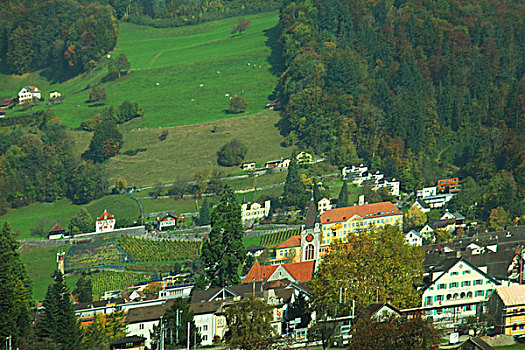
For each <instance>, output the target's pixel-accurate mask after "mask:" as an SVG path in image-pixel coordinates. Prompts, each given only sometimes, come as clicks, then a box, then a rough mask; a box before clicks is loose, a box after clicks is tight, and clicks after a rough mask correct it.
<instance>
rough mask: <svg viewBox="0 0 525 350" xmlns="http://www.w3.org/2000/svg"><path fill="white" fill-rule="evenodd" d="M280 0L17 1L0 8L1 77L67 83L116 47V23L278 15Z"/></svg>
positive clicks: (185, 22) (158, 23)
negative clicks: (39, 76)
mask: <svg viewBox="0 0 525 350" xmlns="http://www.w3.org/2000/svg"><path fill="white" fill-rule="evenodd" d="M280 4H281V1H279V0H268V1H262V0H253V1H244V0H212V1H209V0H181V1H173V0H96V1H95V0H82V1H79V0H41V1H35V0H13V1H2V2H0V72H2V73H15V74H23V73H27V72H32V71H37V70H41V69H43V70H44V73H45V75H46V76H48V77H49V78H51V79H64V78H68V77H71V76H74V75H77V74H79V73H82V72H85V71H89V70H90V69H92V68H94V67H95V66H96V64H97V61H98V60H99V59H100V58H101V57H102V56H103V55H104V54H106V53H107V52H108V51H110V50H112V49H113V48H114V47H115V44H116V42H117V36H118V21H119V20H121V21H130V22H133V23H136V24H143V25H151V26H156V27H172V26H184V25H191V24H198V23H202V22H206V21H211V20H216V19H220V18H225V17H231V16H238V15H244V14H253V13H260V12H263V11H270V10H277V9H278V8H279V6H280Z"/></svg>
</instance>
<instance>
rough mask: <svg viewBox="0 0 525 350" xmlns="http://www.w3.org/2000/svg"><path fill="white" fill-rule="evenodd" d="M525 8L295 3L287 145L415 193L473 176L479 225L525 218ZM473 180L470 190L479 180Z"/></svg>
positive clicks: (285, 94)
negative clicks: (498, 213)
mask: <svg viewBox="0 0 525 350" xmlns="http://www.w3.org/2000/svg"><path fill="white" fill-rule="evenodd" d="M524 15H525V8H524V7H523V5H522V4H520V3H516V2H501V1H493V0H483V1H481V2H479V3H476V4H472V3H468V2H467V3H466V2H452V3H446V4H445V3H443V2H428V1H425V2H423V3H421V2H416V1H413V0H405V1H391V0H381V1H377V2H373V3H362V2H360V1H357V0H326V1H320V0H314V1H285V2H284V3H283V7H282V9H281V14H280V30H281V32H280V38H279V41H280V45H279V46H280V50H279V54H280V56H281V60H282V64H283V67H284V71H283V73H282V75H281V78H280V80H279V82H278V84H277V86H276V89H275V95H276V97H277V98H278V104H279V108H280V110H281V115H282V119H281V122H280V127H281V130H282V131H283V133H284V134H285V135H286V141H285V143H286V144H287V145H295V144H297V145H300V146H301V147H309V148H310V149H312V150H314V151H315V152H316V153H319V154H324V155H326V156H327V158H328V159H329V160H330V161H331V162H332V163H333V164H336V165H338V166H345V165H347V164H349V163H350V162H352V161H355V160H357V159H358V158H360V159H363V160H365V161H367V162H368V163H369V164H370V165H371V166H372V168H379V169H381V170H383V171H384V172H385V173H387V174H389V175H390V176H394V177H396V178H397V179H399V180H400V181H401V186H402V187H403V189H404V190H406V191H413V190H414V189H415V188H416V187H417V186H423V185H429V184H434V183H435V181H436V180H437V179H438V178H441V177H445V176H450V175H455V176H459V177H461V178H467V177H470V178H471V179H472V180H473V181H474V183H475V185H473V184H472V183H470V184H469V186H471V185H472V186H478V187H479V188H480V194H481V199H480V201H478V202H476V201H474V200H471V199H469V200H468V203H467V204H466V207H467V208H468V207H470V206H473V205H474V204H475V203H477V205H476V207H477V208H476V210H477V211H478V215H479V218H482V219H486V218H487V217H488V215H489V214H490V211H491V209H492V208H494V207H496V206H501V207H502V208H503V209H504V210H506V211H507V212H508V213H509V215H510V216H511V217H513V216H517V215H518V214H519V213H520V212H523V198H524V195H525V193H524V191H523V188H524V182H525V170H524V169H525V167H524V166H523V165H524V159H525V158H524V152H525V151H524V149H523V147H521V146H520V145H521V144H522V142H523V135H525V133H524V132H523V125H524V123H523V116H524V115H525V104H524V103H523V100H524V97H525V76H524V73H525V68H524V67H525V64H524V62H523V57H525V55H524V53H525V44H524V43H525V31H524V30H523V28H524V26H523V18H524ZM469 181H470V180H469Z"/></svg>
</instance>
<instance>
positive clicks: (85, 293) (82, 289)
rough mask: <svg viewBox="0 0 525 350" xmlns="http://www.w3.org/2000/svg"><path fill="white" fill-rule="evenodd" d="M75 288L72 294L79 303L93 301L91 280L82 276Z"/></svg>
mask: <svg viewBox="0 0 525 350" xmlns="http://www.w3.org/2000/svg"><path fill="white" fill-rule="evenodd" d="M76 286H77V288H76V289H75V291H74V294H75V295H76V296H77V298H78V302H79V303H86V302H88V301H93V285H92V284H91V278H89V279H88V278H86V276H84V275H82V277H80V279H79V280H78V281H77V284H76Z"/></svg>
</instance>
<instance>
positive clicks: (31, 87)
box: [25, 86, 41, 92]
mask: <svg viewBox="0 0 525 350" xmlns="http://www.w3.org/2000/svg"><path fill="white" fill-rule="evenodd" d="M25 88H26V89H27V90H29V91H31V92H41V91H40V90H38V88H37V87H36V86H26V87H25Z"/></svg>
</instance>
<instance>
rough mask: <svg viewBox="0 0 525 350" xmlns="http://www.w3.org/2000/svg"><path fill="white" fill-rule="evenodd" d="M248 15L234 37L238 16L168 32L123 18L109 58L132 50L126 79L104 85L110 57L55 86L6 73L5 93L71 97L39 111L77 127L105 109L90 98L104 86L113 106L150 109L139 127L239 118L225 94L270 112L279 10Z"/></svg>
mask: <svg viewBox="0 0 525 350" xmlns="http://www.w3.org/2000/svg"><path fill="white" fill-rule="evenodd" d="M243 17H244V18H246V19H250V20H251V21H252V23H251V25H250V26H249V27H248V29H247V30H246V31H245V32H243V34H242V35H231V34H230V32H231V30H232V28H233V27H234V26H235V25H236V24H237V23H238V22H239V17H234V18H228V19H223V20H219V21H214V22H208V23H204V24H201V25H196V26H187V27H177V28H162V29H157V28H152V27H147V26H139V25H135V24H130V23H121V24H120V28H119V37H118V42H117V46H116V47H115V50H114V52H112V53H111V55H112V56H113V57H115V56H117V55H118V54H120V53H124V54H126V56H127V57H128V60H129V61H130V62H131V70H130V72H129V73H128V75H127V76H124V77H121V78H120V79H117V80H114V81H110V82H104V83H102V82H101V79H102V78H103V77H104V75H105V74H106V73H107V62H108V59H107V58H105V57H104V58H102V59H101V60H100V62H99V64H98V66H97V68H96V69H94V70H93V71H91V72H88V73H85V74H82V75H80V76H77V77H75V78H73V79H70V80H67V81H64V82H58V83H54V84H53V83H50V82H49V81H47V80H46V79H45V78H43V77H42V76H40V75H39V74H38V73H29V74H24V75H22V76H16V75H8V76H5V75H4V76H1V77H0V97H1V98H8V97H15V96H16V94H17V93H18V91H19V90H20V88H22V87H23V86H25V85H36V86H38V87H39V88H40V90H42V92H43V97H45V98H48V97H49V92H50V91H52V90H57V91H59V92H61V93H62V94H63V96H64V97H65V99H64V101H63V102H62V103H61V104H56V105H53V106H51V105H48V104H47V103H46V102H43V103H41V104H39V105H38V106H37V107H34V110H38V109H47V108H52V109H54V110H55V111H56V112H57V114H58V116H59V117H60V118H61V119H62V120H63V122H64V123H65V124H67V125H69V126H72V127H76V126H78V125H79V124H80V122H81V121H82V120H84V119H87V118H90V117H92V116H93V115H94V114H96V113H97V111H99V110H100V109H101V108H102V107H104V106H99V105H97V106H94V105H93V104H90V103H88V102H87V100H88V95H89V91H90V88H91V87H92V86H94V85H98V86H100V87H102V88H104V89H105V90H106V92H107V94H108V100H107V101H106V105H107V106H110V105H119V104H121V103H122V102H123V101H124V100H130V101H133V102H138V104H139V105H140V106H141V107H143V108H144V109H145V115H144V117H143V119H142V120H141V121H139V122H138V123H135V124H134V126H135V127H136V128H142V129H143V128H157V127H167V126H178V125H190V124H197V123H203V122H206V121H211V120H218V119H225V118H230V117H232V116H233V115H230V114H228V113H226V111H225V110H226V108H227V107H228V102H229V97H227V96H225V95H226V94H229V95H231V96H234V95H241V94H242V95H244V96H245V97H246V98H247V100H248V103H249V108H248V111H247V112H246V113H244V114H245V115H251V114H254V113H257V112H260V111H262V110H264V106H265V105H266V104H267V103H268V102H269V98H268V96H269V95H271V93H272V91H273V88H274V87H275V84H276V82H277V76H276V75H274V74H272V69H271V68H272V66H271V63H272V50H271V45H274V44H275V43H276V42H277V40H278V38H277V32H278V31H277V30H276V28H277V27H276V26H277V24H278V14H277V13H276V12H269V13H263V14H258V15H251V16H243ZM248 64H249V65H248ZM157 83H158V85H157ZM201 84H202V85H203V86H202V87H201V86H200V85H201ZM243 91H244V92H243ZM192 100H193V101H192ZM21 113H27V111H26V112H23V111H8V112H7V116H8V117H9V115H10V114H12V115H13V116H16V115H19V114H21Z"/></svg>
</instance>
